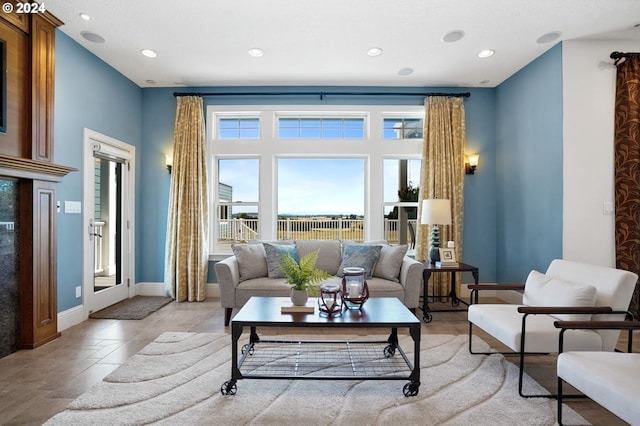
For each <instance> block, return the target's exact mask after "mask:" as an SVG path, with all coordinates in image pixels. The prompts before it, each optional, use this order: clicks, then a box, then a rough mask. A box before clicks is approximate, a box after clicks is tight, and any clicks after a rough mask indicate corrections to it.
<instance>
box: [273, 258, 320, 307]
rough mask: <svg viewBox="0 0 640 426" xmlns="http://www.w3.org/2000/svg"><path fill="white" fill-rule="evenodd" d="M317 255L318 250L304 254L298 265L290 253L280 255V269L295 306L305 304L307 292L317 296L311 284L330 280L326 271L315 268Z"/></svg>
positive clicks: (315, 289)
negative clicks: (289, 286)
mask: <svg viewBox="0 0 640 426" xmlns="http://www.w3.org/2000/svg"><path fill="white" fill-rule="evenodd" d="M319 253H320V250H316V251H314V252H311V253H308V254H306V255H305V256H303V257H302V259H300V263H298V262H296V260H295V259H294V258H293V256H291V253H286V254H284V253H283V254H281V257H282V262H280V269H282V272H283V273H284V275H285V277H287V283H289V285H291V302H292V303H293V304H294V305H296V306H303V305H306V304H307V299H308V297H309V292H311V293H312V295H315V294H317V288H316V287H315V286H314V285H313V284H317V283H320V282H322V281H325V280H327V279H329V278H331V275H329V274H328V273H327V272H326V271H323V270H322V269H316V267H315V266H316V262H317V261H318V254H319Z"/></svg>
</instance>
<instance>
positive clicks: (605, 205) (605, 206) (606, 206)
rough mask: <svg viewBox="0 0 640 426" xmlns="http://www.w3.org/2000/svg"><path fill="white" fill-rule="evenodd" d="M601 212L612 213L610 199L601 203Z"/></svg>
mask: <svg viewBox="0 0 640 426" xmlns="http://www.w3.org/2000/svg"><path fill="white" fill-rule="evenodd" d="M602 213H604V214H613V203H612V202H611V201H605V202H604V203H602Z"/></svg>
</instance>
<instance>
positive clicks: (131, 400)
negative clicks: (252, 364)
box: [46, 332, 588, 426]
mask: <svg viewBox="0 0 640 426" xmlns="http://www.w3.org/2000/svg"><path fill="white" fill-rule="evenodd" d="M242 337H246V334H243V336H242ZM382 337H384V336H382ZM316 338H318V336H316ZM366 338H369V339H370V337H367V336H364V337H354V340H357V339H366ZM230 343H231V338H230V336H229V335H227V334H209V333H178V332H176V333H163V334H162V335H160V336H159V337H158V338H157V339H156V340H155V341H154V342H152V343H150V344H149V345H147V346H146V347H144V348H143V349H142V350H141V351H140V352H139V353H137V354H136V355H134V356H133V357H131V358H130V359H129V360H128V361H126V362H125V364H123V365H122V366H120V367H119V368H118V369H116V370H114V371H113V373H111V374H110V375H109V376H107V377H106V378H105V379H104V380H103V381H102V382H101V383H99V384H97V385H95V386H94V387H93V388H92V389H90V390H89V391H87V392H86V393H85V394H83V395H81V396H80V397H78V398H77V399H76V400H75V401H73V402H72V403H71V404H70V405H69V406H68V407H67V409H66V410H65V411H63V412H61V413H59V414H57V415H56V416H54V417H52V418H51V419H50V420H49V421H48V422H47V423H46V424H47V425H70V424H71V425H89V424H91V425H102V424H109V425H115V424H120V425H125V424H126V425H141V424H159V425H211V424H229V425H296V426H297V425H352V424H360V425H389V424H396V425H510V426H511V425H516V424H518V425H553V424H555V423H556V421H555V411H556V402H555V400H552V399H551V400H550V399H547V398H531V399H526V398H521V397H520V396H518V389H517V386H518V369H517V367H516V366H515V365H513V364H512V363H510V362H507V361H506V360H505V359H504V357H503V356H502V355H500V354H493V355H489V356H485V355H482V356H481V355H470V354H469V352H468V349H467V336H466V335H461V336H451V335H429V334H426V335H423V336H422V342H421V343H422V345H421V351H420V356H421V362H420V364H421V385H420V388H419V392H418V395H417V396H412V397H405V396H404V395H403V392H402V388H403V386H404V384H405V383H406V382H405V381H401V380H367V381H362V380H271V379H267V380H258V379H243V380H239V381H238V382H237V392H236V394H235V395H222V394H221V392H220V388H221V386H222V385H223V383H224V382H225V381H227V380H229V378H230V377H231V369H230V358H231V345H230ZM400 343H401V346H402V347H403V348H407V349H409V348H412V347H413V345H412V344H411V341H410V339H409V337H408V336H401V337H400ZM474 347H477V348H480V347H484V348H486V349H488V346H487V345H486V343H484V342H483V341H481V340H480V339H477V342H474ZM257 350H259V348H258V349H256V351H257ZM410 352H411V351H407V354H408V355H409V354H410ZM409 359H413V356H412V355H409ZM525 391H526V392H545V390H544V389H543V388H542V387H541V386H540V385H538V384H537V383H536V382H535V381H533V380H532V379H531V378H530V377H528V376H527V377H526V378H525ZM563 416H564V419H565V421H566V423H567V424H588V423H587V422H586V420H585V419H584V418H582V417H581V416H579V415H578V414H577V413H575V411H573V410H571V409H570V408H568V407H566V406H565V407H564V411H563Z"/></svg>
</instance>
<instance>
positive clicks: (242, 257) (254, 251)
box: [231, 244, 268, 282]
mask: <svg viewBox="0 0 640 426" xmlns="http://www.w3.org/2000/svg"><path fill="white" fill-rule="evenodd" d="M231 250H233V254H234V256H235V257H236V259H237V261H238V271H239V273H240V281H241V282H242V281H246V280H250V279H252V278H260V277H266V276H267V275H268V270H267V255H266V253H265V251H264V246H263V245H262V244H231Z"/></svg>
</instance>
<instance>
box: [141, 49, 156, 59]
mask: <svg viewBox="0 0 640 426" xmlns="http://www.w3.org/2000/svg"><path fill="white" fill-rule="evenodd" d="M140 53H142V54H143V55H144V56H146V57H147V58H155V57H157V56H158V53H157V52H156V51H155V50H151V49H142V50H141V51H140Z"/></svg>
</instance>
